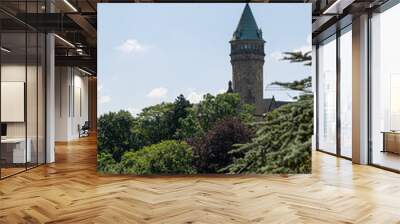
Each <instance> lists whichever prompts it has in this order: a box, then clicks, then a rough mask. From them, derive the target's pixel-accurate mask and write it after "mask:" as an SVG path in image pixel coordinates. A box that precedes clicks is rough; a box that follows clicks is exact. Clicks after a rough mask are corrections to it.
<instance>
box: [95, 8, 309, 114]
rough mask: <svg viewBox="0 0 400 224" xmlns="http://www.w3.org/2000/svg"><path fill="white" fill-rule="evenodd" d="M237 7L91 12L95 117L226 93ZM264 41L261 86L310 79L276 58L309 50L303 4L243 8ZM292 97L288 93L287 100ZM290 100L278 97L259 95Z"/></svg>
mask: <svg viewBox="0 0 400 224" xmlns="http://www.w3.org/2000/svg"><path fill="white" fill-rule="evenodd" d="M244 6H245V5H244V4H194V3H191V4H144V3H142V4H109V3H102V4H98V91H99V92H98V97H99V99H98V102H99V105H98V110H99V114H102V113H104V112H108V111H118V110H120V109H125V110H129V111H131V112H132V113H134V114H135V113H138V112H140V110H141V109H142V108H144V107H146V106H150V105H154V104H157V103H160V102H163V101H166V102H169V101H173V100H174V99H175V98H176V96H178V95H179V94H181V93H182V94H184V95H185V96H186V97H187V98H189V100H190V101H192V102H198V101H199V100H200V99H201V96H202V95H203V94H205V93H212V94H217V93H219V92H221V91H226V89H227V86H228V81H229V80H231V79H232V68H231V64H230V57H229V53H230V45H229V41H230V40H231V38H232V34H233V32H234V30H235V28H236V26H237V24H238V22H239V19H240V16H241V13H242V11H243V8H244ZM250 7H251V9H252V11H253V14H254V17H255V19H256V21H257V25H258V26H259V27H260V28H261V29H262V31H263V37H264V40H265V41H266V44H265V52H266V58H265V59H266V62H265V65H264V86H267V85H268V83H271V82H273V81H291V80H298V79H302V78H304V77H307V76H309V75H311V69H310V68H309V67H306V66H303V65H302V64H292V63H289V62H285V61H281V60H279V58H280V57H281V52H284V51H294V50H296V51H297V50H302V51H307V50H309V49H311V43H310V41H311V8H310V7H311V6H310V5H309V4H267V3H254V4H250ZM289 94H292V93H289ZM272 95H274V96H275V97H276V98H278V99H280V100H288V99H290V98H289V96H288V93H287V92H285V91H268V90H266V91H265V92H264V98H267V97H271V96H272Z"/></svg>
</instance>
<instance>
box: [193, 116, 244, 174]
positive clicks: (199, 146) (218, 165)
mask: <svg viewBox="0 0 400 224" xmlns="http://www.w3.org/2000/svg"><path fill="white" fill-rule="evenodd" d="M250 138H251V133H250V130H249V129H248V128H247V127H246V125H244V124H243V123H242V122H241V121H240V119H238V118H231V117H228V118H224V119H222V120H219V121H217V122H216V123H215V124H214V125H213V127H212V128H211V129H210V130H209V131H208V132H207V134H206V135H205V136H203V137H201V138H198V139H195V140H193V142H192V144H193V146H194V154H195V157H196V162H195V164H196V167H197V169H198V171H199V172H201V173H217V172H219V170H220V169H222V168H224V167H226V166H227V165H229V164H230V163H232V161H233V157H234V156H240V155H239V154H238V155H234V154H232V153H228V152H229V151H230V150H231V149H232V146H233V145H234V144H237V143H246V142H248V141H249V140H250Z"/></svg>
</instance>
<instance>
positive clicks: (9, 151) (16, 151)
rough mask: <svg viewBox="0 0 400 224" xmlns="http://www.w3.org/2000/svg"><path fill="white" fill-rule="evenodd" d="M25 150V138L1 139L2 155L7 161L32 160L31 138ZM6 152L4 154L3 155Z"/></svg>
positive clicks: (20, 161)
mask: <svg viewBox="0 0 400 224" xmlns="http://www.w3.org/2000/svg"><path fill="white" fill-rule="evenodd" d="M27 142H28V144H27V146H28V147H26V151H25V138H6V139H1V147H2V149H1V150H2V157H3V159H5V160H6V163H26V162H31V160H32V151H31V145H32V141H31V139H29V138H28V139H27ZM3 154H4V155H3Z"/></svg>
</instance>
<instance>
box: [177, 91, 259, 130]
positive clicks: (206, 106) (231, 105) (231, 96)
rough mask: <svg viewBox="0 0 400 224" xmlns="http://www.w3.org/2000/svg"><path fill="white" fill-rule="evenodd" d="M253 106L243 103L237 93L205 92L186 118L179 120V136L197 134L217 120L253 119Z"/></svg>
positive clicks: (246, 120)
mask: <svg viewBox="0 0 400 224" xmlns="http://www.w3.org/2000/svg"><path fill="white" fill-rule="evenodd" d="M253 114H254V106H252V105H248V104H243V103H241V101H240V96H239V94H237V93H223V94H218V95H217V96H213V95H211V94H206V95H204V96H203V100H202V101H200V103H199V104H197V105H194V106H193V108H192V109H191V110H189V115H188V117H187V118H186V119H182V120H181V130H179V133H180V135H181V136H185V137H188V136H199V135H202V134H204V133H206V132H207V131H208V129H210V127H211V126H212V125H213V124H214V123H215V122H216V121H218V120H220V119H223V118H225V117H238V118H240V119H241V120H242V121H243V122H252V121H254V116H253Z"/></svg>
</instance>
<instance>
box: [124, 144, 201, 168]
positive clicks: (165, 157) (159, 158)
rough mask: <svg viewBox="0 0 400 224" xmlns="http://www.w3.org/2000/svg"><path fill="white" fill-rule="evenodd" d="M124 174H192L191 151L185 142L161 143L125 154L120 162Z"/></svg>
mask: <svg viewBox="0 0 400 224" xmlns="http://www.w3.org/2000/svg"><path fill="white" fill-rule="evenodd" d="M121 165H122V173H126V174H137V175H147V174H194V173H196V169H195V168H194V167H193V151H192V149H191V148H190V146H189V145H188V144H187V143H186V142H179V141H176V140H167V141H162V142H160V143H158V144H153V145H150V146H146V147H144V148H142V149H140V150H138V151H136V152H126V153H124V156H123V157H122V161H121Z"/></svg>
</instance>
